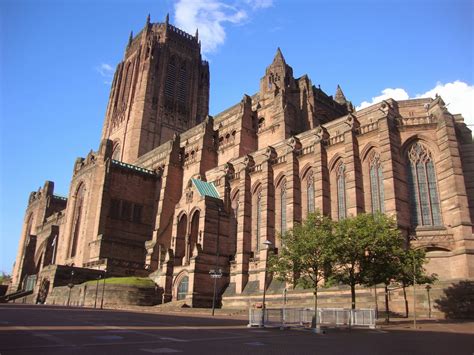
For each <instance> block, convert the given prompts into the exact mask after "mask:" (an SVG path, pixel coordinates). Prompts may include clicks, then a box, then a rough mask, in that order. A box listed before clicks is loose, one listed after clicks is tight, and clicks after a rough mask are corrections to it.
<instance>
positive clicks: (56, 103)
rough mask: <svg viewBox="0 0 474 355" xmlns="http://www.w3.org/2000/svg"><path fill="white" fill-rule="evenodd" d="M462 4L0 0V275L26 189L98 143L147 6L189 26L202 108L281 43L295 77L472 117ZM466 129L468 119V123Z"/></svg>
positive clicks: (252, 82) (238, 87)
mask: <svg viewBox="0 0 474 355" xmlns="http://www.w3.org/2000/svg"><path fill="white" fill-rule="evenodd" d="M473 4H474V3H473V2H472V0H431V1H428V0H411V1H391V0H386V1H376V0H364V1H356V0H353V1H350V0H346V1H342V0H332V1H330V0H312V1H311V0H306V1H304V0H291V1H290V0H253V1H250V0H234V1H225V0H205V1H197V0H176V1H172V0H161V1H159V0H155V1H148V0H134V1H131V0H117V1H112V0H102V1H93V0H80V1H79V0H74V1H73V0H69V1H65V0H64V1H59V0H56V1H52V0H43V1H37V0H15V1H13V0H0V26H1V28H0V119H1V122H0V124H1V126H0V178H1V180H0V196H1V199H0V271H5V272H8V273H9V272H10V271H11V268H12V264H13V261H14V259H15V255H16V253H17V248H18V240H19V236H20V230H21V225H22V221H23V218H24V210H25V207H26V204H27V199H28V196H29V193H30V191H33V190H37V189H38V187H39V186H42V185H43V184H44V181H45V180H53V181H54V182H55V184H56V188H55V190H56V193H58V194H62V195H67V194H68V188H69V181H70V177H71V172H72V168H73V164H74V160H75V158H76V157H78V156H85V155H86V154H87V153H88V152H89V150H90V149H94V150H96V149H97V147H98V144H99V138H100V133H101V126H102V121H103V117H104V113H105V109H106V104H107V99H108V95H109V89H110V81H111V77H112V75H113V69H112V70H111V68H115V66H116V65H117V63H118V62H119V61H120V60H121V59H122V57H123V50H124V48H125V45H126V43H127V40H128V36H129V33H130V31H131V30H133V31H134V32H135V33H138V31H140V30H141V29H142V27H143V26H144V24H145V19H146V16H147V15H148V13H150V14H151V21H152V22H163V21H164V18H165V15H166V13H170V20H171V23H173V24H175V25H177V26H179V27H181V28H183V29H185V30H187V31H188V32H191V33H192V34H194V32H195V28H196V27H199V32H200V38H201V39H202V41H203V49H204V50H205V53H204V55H205V57H206V59H207V60H209V62H210V68H211V102H210V113H211V114H216V113H218V112H220V111H222V110H224V109H225V108H227V107H229V106H230V105H232V104H234V103H236V102H238V101H239V100H240V99H241V98H242V95H243V94H244V93H247V94H253V93H255V92H256V91H257V90H258V86H259V80H260V78H261V76H262V75H263V74H264V72H265V67H266V66H267V65H269V64H270V63H271V61H272V58H273V56H274V54H275V52H276V49H277V47H280V48H281V50H282V52H283V54H284V56H285V58H286V61H287V63H288V64H290V65H291V66H292V67H293V70H294V74H295V76H301V75H303V74H308V75H309V77H310V78H311V79H312V82H313V84H314V85H321V88H322V89H323V90H325V91H326V92H327V93H329V94H333V93H334V92H335V90H336V86H337V85H338V84H340V85H341V87H342V89H343V91H344V93H345V94H346V97H347V98H348V99H350V100H351V101H352V102H353V103H354V104H355V105H356V106H361V105H362V106H365V105H368V104H370V103H372V102H374V101H377V100H380V99H381V98H385V97H387V96H392V97H394V98H395V99H403V98H408V97H417V96H419V95H421V96H427V95H428V96H431V95H434V94H435V93H439V94H441V95H442V96H443V97H444V98H445V101H446V102H447V103H449V104H450V105H449V106H448V108H449V109H450V110H451V111H452V112H453V113H458V112H462V113H463V114H464V116H465V117H466V119H468V120H469V121H470V124H474V108H473V102H474V77H473V69H474V68H473V55H474V39H473V36H474V35H473V33H474V32H473V23H474V5H473ZM472 128H474V127H471V129H472Z"/></svg>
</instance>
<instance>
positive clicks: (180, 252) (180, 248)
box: [174, 213, 188, 265]
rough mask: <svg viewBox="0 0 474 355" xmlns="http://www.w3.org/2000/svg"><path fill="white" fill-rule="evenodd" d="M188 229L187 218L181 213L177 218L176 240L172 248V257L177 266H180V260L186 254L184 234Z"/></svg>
mask: <svg viewBox="0 0 474 355" xmlns="http://www.w3.org/2000/svg"><path fill="white" fill-rule="evenodd" d="M187 228H188V216H186V214H185V213H183V214H182V215H181V216H179V217H178V228H177V231H176V240H175V247H174V256H175V258H176V262H177V263H178V265H181V262H182V259H183V257H184V255H185V253H186V245H185V240H186V232H187Z"/></svg>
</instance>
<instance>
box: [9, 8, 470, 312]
mask: <svg viewBox="0 0 474 355" xmlns="http://www.w3.org/2000/svg"><path fill="white" fill-rule="evenodd" d="M270 60H271V58H269V62H270ZM262 69H263V68H262ZM262 72H263V70H262ZM209 87H210V76H209V63H208V62H206V61H204V60H203V59H202V57H201V43H200V41H199V38H198V32H196V34H195V35H191V34H188V33H186V32H184V31H182V30H180V29H178V28H176V27H174V26H173V25H171V24H170V23H169V19H168V17H167V18H166V20H165V22H163V23H151V22H150V19H149V17H148V18H147V21H146V24H145V27H144V28H143V29H142V30H141V31H140V32H139V33H138V34H137V35H136V36H132V35H131V36H130V39H129V41H128V44H127V46H126V49H125V55H124V58H123V60H122V62H120V63H119V64H118V66H117V68H116V71H115V75H114V78H113V82H112V87H111V90H110V96H109V102H108V106H107V111H106V115H105V119H104V124H103V129H102V136H101V141H100V144H99V147H98V150H97V151H91V152H90V153H89V154H88V155H87V156H86V157H85V158H77V159H76V161H75V163H74V168H73V172H72V178H71V183H70V188H69V193H68V196H67V198H65V197H61V196H58V195H55V193H54V183H53V182H51V181H47V182H45V184H44V185H43V187H42V188H40V189H39V190H38V191H35V192H32V193H31V194H30V197H29V200H28V206H27V208H26V212H25V217H24V223H23V229H22V232H21V237H20V242H19V248H18V255H17V258H16V262H15V265H14V270H13V277H12V284H11V289H10V290H13V291H16V290H25V289H30V290H32V289H38V288H39V287H40V285H44V284H45V282H47V285H50V287H53V286H54V285H55V284H59V283H58V282H59V281H58V280H61V279H64V278H65V276H64V275H63V276H61V273H62V274H64V272H65V271H64V270H75V272H76V275H82V276H81V277H82V278H83V279H84V280H87V279H94V277H96V276H94V275H97V274H96V273H97V272H103V273H106V275H107V276H129V275H134V276H149V277H151V278H152V279H153V280H154V281H155V283H156V284H157V285H158V288H159V289H160V292H161V293H162V301H163V302H170V301H176V300H187V301H188V302H189V304H190V305H192V306H195V307H197V306H204V307H206V306H210V304H211V303H212V299H213V286H212V285H213V283H214V281H215V282H216V286H217V294H218V297H219V299H220V301H221V300H222V298H223V297H225V294H226V293H228V292H229V290H231V291H232V292H231V293H232V295H237V296H238V295H242V294H245V293H249V292H250V291H249V290H255V292H261V291H262V290H263V288H264V287H266V286H267V285H266V283H265V281H264V275H265V269H266V260H267V258H266V253H267V249H266V245H265V243H264V242H266V244H268V242H267V241H269V242H271V244H272V245H273V248H274V252H276V253H277V252H278V248H279V247H280V243H281V241H280V237H279V236H280V235H281V233H284V232H285V231H286V230H288V229H291V228H292V227H293V226H294V225H295V223H299V222H301V221H302V220H304V219H305V217H306V216H307V214H308V213H310V212H313V211H316V210H319V211H321V212H322V213H324V214H326V215H328V216H330V217H331V218H332V219H334V220H338V219H341V218H345V217H348V216H353V215H357V214H359V213H363V212H376V211H380V212H383V213H386V214H388V215H392V216H395V218H396V221H397V223H398V226H399V228H400V230H401V232H402V234H403V236H404V237H405V238H407V240H410V244H411V247H414V248H424V249H425V250H426V253H427V257H428V263H427V265H426V268H427V270H428V272H430V273H431V272H434V273H436V274H438V277H439V278H440V280H459V279H463V278H473V277H474V238H473V221H474V144H473V140H472V135H471V131H470V130H469V129H468V128H467V126H466V125H465V124H464V122H463V118H462V116H461V115H459V114H456V113H455V112H453V113H450V112H449V111H448V109H447V108H446V105H445V103H444V102H443V99H442V98H441V97H436V98H435V99H431V98H426V99H413V100H403V101H395V100H393V99H388V100H385V101H382V102H380V103H377V104H374V105H372V106H370V107H367V108H364V109H361V110H356V109H355V107H354V106H353V105H352V103H351V102H350V101H349V100H348V99H347V98H346V97H345V95H344V93H343V91H342V90H341V88H340V87H339V86H338V87H337V89H336V91H335V93H334V95H330V94H328V93H326V92H324V91H323V90H321V88H318V87H315V86H314V85H313V84H312V82H311V79H310V78H309V77H308V76H307V75H303V76H301V77H298V78H296V77H294V75H293V69H292V68H291V66H290V65H289V64H288V63H286V61H285V58H284V56H283V54H282V52H281V51H280V49H277V51H276V54H275V57H274V58H273V60H272V61H271V63H270V65H269V66H268V67H267V68H266V69H265V71H264V72H263V77H262V78H261V79H260V89H259V91H258V92H257V93H255V94H253V95H251V96H249V95H243V97H242V99H241V100H240V101H239V102H237V103H236V104H235V105H234V106H232V107H229V108H228V109H227V110H225V111H223V112H221V113H219V114H217V115H215V116H214V117H211V116H210V115H209V112H208V111H209ZM69 272H70V271H69ZM88 275H89V276H88ZM211 276H214V277H216V278H213V277H211ZM217 276H219V278H217Z"/></svg>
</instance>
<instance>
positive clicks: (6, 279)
mask: <svg viewBox="0 0 474 355" xmlns="http://www.w3.org/2000/svg"><path fill="white" fill-rule="evenodd" d="M10 280H11V276H10V275H8V274H6V273H4V272H3V271H2V273H1V274H0V285H8V284H9V283H10Z"/></svg>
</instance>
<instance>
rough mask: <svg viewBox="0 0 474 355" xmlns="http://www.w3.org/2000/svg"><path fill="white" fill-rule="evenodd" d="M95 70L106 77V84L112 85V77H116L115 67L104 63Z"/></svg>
mask: <svg viewBox="0 0 474 355" xmlns="http://www.w3.org/2000/svg"><path fill="white" fill-rule="evenodd" d="M95 70H96V71H97V72H98V73H99V74H100V76H101V77H103V78H104V84H105V85H110V84H112V78H113V77H114V72H115V69H114V68H113V67H112V66H111V65H110V64H107V63H102V64H101V65H99V66H98V67H96V68H95Z"/></svg>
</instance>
